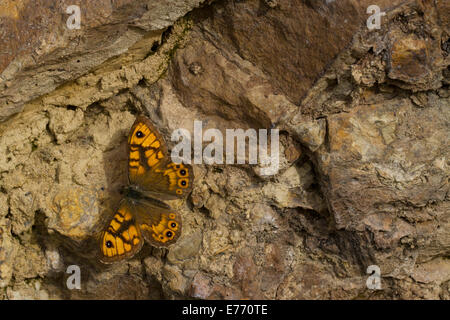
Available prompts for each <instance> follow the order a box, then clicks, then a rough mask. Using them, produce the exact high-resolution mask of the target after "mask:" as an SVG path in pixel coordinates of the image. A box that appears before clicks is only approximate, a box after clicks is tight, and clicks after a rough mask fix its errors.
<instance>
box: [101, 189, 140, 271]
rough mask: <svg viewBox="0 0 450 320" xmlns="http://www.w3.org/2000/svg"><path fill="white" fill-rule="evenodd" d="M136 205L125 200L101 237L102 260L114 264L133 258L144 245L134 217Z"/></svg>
mask: <svg viewBox="0 0 450 320" xmlns="http://www.w3.org/2000/svg"><path fill="white" fill-rule="evenodd" d="M135 210H136V209H135V208H134V204H133V203H132V202H131V201H130V200H128V199H126V198H125V199H123V200H122V201H121V202H120V205H119V208H118V209H117V211H116V212H115V213H114V216H113V217H112V219H111V220H110V221H109V224H108V226H107V228H106V229H105V231H103V232H102V233H101V236H100V260H101V261H102V262H104V263H113V262H117V261H121V260H124V259H128V258H131V257H132V256H134V255H135V254H136V253H137V252H139V250H141V248H142V245H143V243H144V241H143V238H142V234H141V230H140V228H139V224H138V222H137V219H136V217H135V215H134V212H135Z"/></svg>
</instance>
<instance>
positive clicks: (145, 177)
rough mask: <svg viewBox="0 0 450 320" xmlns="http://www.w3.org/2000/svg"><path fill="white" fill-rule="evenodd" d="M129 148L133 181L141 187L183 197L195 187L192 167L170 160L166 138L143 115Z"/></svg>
mask: <svg viewBox="0 0 450 320" xmlns="http://www.w3.org/2000/svg"><path fill="white" fill-rule="evenodd" d="M128 152H129V153H128V154H129V157H128V177H129V181H130V183H131V184H132V185H135V186H136V187H137V188H138V189H139V190H141V191H144V192H146V193H147V194H149V195H151V196H153V197H156V198H159V199H162V200H168V199H176V198H183V197H185V196H186V195H187V194H189V192H190V191H191V190H192V181H193V177H194V175H193V171H192V167H191V166H190V165H188V164H183V163H180V164H175V163H173V162H172V161H171V160H170V157H169V153H168V151H167V148H166V147H165V141H164V140H163V138H162V137H161V135H160V134H159V133H158V131H157V130H156V129H155V127H154V126H153V125H152V124H151V122H150V121H149V120H148V119H147V118H145V117H143V116H139V117H137V118H136V121H135V123H134V124H133V127H132V128H131V130H130V135H129V136H128Z"/></svg>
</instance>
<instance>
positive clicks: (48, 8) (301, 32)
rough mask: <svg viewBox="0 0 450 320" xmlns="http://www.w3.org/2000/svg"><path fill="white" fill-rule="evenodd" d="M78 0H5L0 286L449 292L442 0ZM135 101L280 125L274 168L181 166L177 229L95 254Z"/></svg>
mask: <svg viewBox="0 0 450 320" xmlns="http://www.w3.org/2000/svg"><path fill="white" fill-rule="evenodd" d="M78 2H79V5H80V7H81V9H82V13H83V20H82V21H83V24H82V28H81V29H80V30H69V29H67V28H65V22H66V18H67V17H68V15H67V14H65V8H66V6H67V5H68V2H67V1H62V2H58V4H57V5H56V4H53V5H52V4H51V2H48V1H36V2H34V4H33V5H31V4H30V2H29V1H25V0H23V1H4V2H2V4H0V23H1V24H2V25H3V26H5V28H6V29H2V31H0V35H1V37H0V45H1V48H2V52H0V288H1V290H0V298H3V299H162V298H164V299H178V298H196V299H356V298H358V299H361V298H365V299H449V298H450V291H449V288H450V261H449V259H448V257H449V254H450V232H449V231H450V222H449V218H450V205H449V176H450V174H449V173H450V170H449V150H450V148H449V141H450V139H449V138H450V137H449V135H450V132H449V129H448V128H449V120H450V114H449V112H450V109H449V106H450V92H449V85H450V69H449V65H450V44H449V36H450V25H449V17H450V7H449V6H448V4H447V2H445V1H428V0H417V1H415V0H411V1H378V5H379V6H380V7H381V9H382V10H383V11H384V12H385V13H386V15H384V16H383V17H382V20H381V22H382V23H381V28H380V29H375V30H368V29H367V27H366V24H365V20H366V19H367V17H368V14H367V13H366V9H367V7H368V6H369V5H370V4H372V3H371V1H350V0H349V1H297V0H295V1H288V0H277V1H258V0H245V1H224V0H222V1H214V2H211V1H208V2H207V3H203V5H202V6H201V7H200V8H199V6H200V4H201V3H202V1H175V3H174V2H173V1H171V2H170V4H169V1H126V0H124V1H115V2H111V1H106V2H103V1H100V2H99V1H97V2H95V4H94V3H91V2H89V1H78ZM56 13H57V14H56ZM31 25H33V26H36V27H35V28H34V29H31V31H29V32H26V30H29V29H30V26H31ZM54 25H57V27H55V28H54V27H53V26H54ZM8 28H9V29H8ZM3 30H14V32H9V33H6V32H5V31H3ZM330 30H332V32H330ZM6 34H8V36H6ZM4 48H5V50H3V49H4ZM138 113H145V114H147V115H149V117H150V118H151V119H152V121H153V123H154V124H155V126H156V127H157V128H158V129H159V131H160V132H161V134H162V135H163V136H164V138H165V140H166V142H167V144H168V146H169V149H170V148H171V147H173V146H174V144H175V143H174V142H172V141H171V140H170V137H171V133H172V132H173V131H174V130H176V129H178V128H185V129H188V130H190V131H191V132H192V131H193V127H194V120H201V121H203V130H207V129H211V128H216V129H219V130H220V131H221V132H223V133H225V130H226V129H238V128H242V129H249V128H254V129H271V128H277V129H280V135H279V141H280V146H279V151H280V167H279V171H278V172H277V174H275V175H273V176H264V175H262V174H261V171H260V169H261V168H260V167H259V166H254V165H248V164H245V165H237V164H235V165H226V164H223V165H221V164H216V165H207V164H197V165H195V166H194V173H195V182H194V188H193V191H192V193H191V194H190V196H189V197H188V199H187V200H186V201H185V202H183V201H173V202H172V203H170V204H171V206H173V207H174V208H175V209H176V210H178V211H179V212H180V213H181V215H182V217H183V235H182V236H181V238H180V239H179V240H178V242H177V243H176V244H175V245H173V246H172V247H170V248H169V249H157V248H152V247H151V246H148V245H145V246H144V248H143V249H142V251H141V252H140V253H139V254H137V255H136V256H135V257H134V258H132V259H131V260H129V261H124V262H120V263H116V264H112V265H104V264H102V263H100V262H99V261H98V259H97V258H96V257H95V254H94V252H95V248H96V242H95V238H96V236H97V235H98V232H99V231H100V230H101V227H102V225H103V223H104V220H105V219H106V217H108V216H109V215H110V214H111V213H112V212H113V211H114V210H115V209H116V207H117V205H118V203H119V201H120V199H121V189H122V188H123V186H125V185H126V183H127V173H126V164H127V155H126V152H125V150H126V137H127V135H128V131H129V128H130V127H131V125H132V123H133V121H134V118H135V116H136V114H138ZM205 145H206V143H205ZM70 265H78V266H79V267H80V270H81V289H72V290H71V289H69V288H68V286H67V285H66V284H67V281H68V278H69V276H70V275H69V274H68V273H66V270H67V268H68V266H70ZM370 265H377V266H379V268H380V270H381V277H382V278H381V284H382V288H381V290H372V289H369V288H368V287H367V286H366V280H367V278H368V277H369V275H368V274H367V273H366V270H367V267H368V266H370Z"/></svg>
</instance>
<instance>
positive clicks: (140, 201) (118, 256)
mask: <svg viewBox="0 0 450 320" xmlns="http://www.w3.org/2000/svg"><path fill="white" fill-rule="evenodd" d="M193 179H194V176H193V172H192V167H191V166H190V165H188V164H182V163H180V164H176V163H173V162H172V161H171V160H170V158H169V154H168V151H167V148H166V146H165V143H164V140H163V139H162V137H161V135H160V134H159V132H158V131H157V130H156V129H155V127H154V126H153V125H152V124H151V122H150V120H149V119H148V118H146V117H144V116H138V117H137V118H136V121H135V122H134V124H133V127H132V128H131V130H130V134H129V136H128V180H129V186H128V188H127V192H126V196H125V198H124V199H122V201H121V202H120V205H119V208H118V210H117V212H115V213H114V216H113V217H112V219H111V220H110V222H109V224H108V226H107V228H106V229H105V230H104V231H103V232H102V233H101V236H100V260H101V261H102V262H104V263H112V262H116V261H121V260H123V259H127V258H131V257H132V256H134V255H135V254H136V253H137V252H138V251H139V250H140V249H141V248H142V245H143V242H144V241H143V239H145V240H147V241H148V242H149V243H150V244H151V245H152V246H155V247H167V246H169V245H171V244H173V243H175V242H176V241H177V239H178V238H179V236H180V234H181V227H182V223H181V216H180V214H179V213H177V212H175V211H173V210H172V209H171V208H170V207H169V206H168V205H167V204H165V203H164V202H162V201H160V200H170V199H177V198H184V197H185V196H186V195H187V194H189V192H190V191H191V190H192V182H193Z"/></svg>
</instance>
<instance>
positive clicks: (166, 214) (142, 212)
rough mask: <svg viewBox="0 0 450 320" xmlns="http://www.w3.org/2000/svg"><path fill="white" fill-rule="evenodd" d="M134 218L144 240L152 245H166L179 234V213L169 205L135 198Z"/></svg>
mask: <svg viewBox="0 0 450 320" xmlns="http://www.w3.org/2000/svg"><path fill="white" fill-rule="evenodd" d="M135 208H136V218H137V221H138V225H139V228H140V230H141V233H142V235H143V236H144V238H145V240H147V241H148V242H149V244H150V245H152V246H154V247H168V246H170V245H171V244H174V243H175V242H176V241H177V240H178V238H179V237H180V235H181V227H182V222H181V215H180V214H179V213H177V212H175V211H174V210H172V209H171V208H170V207H169V206H167V205H165V207H163V206H160V205H156V204H153V203H151V202H149V201H147V200H145V199H141V200H137V202H136V205H135Z"/></svg>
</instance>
